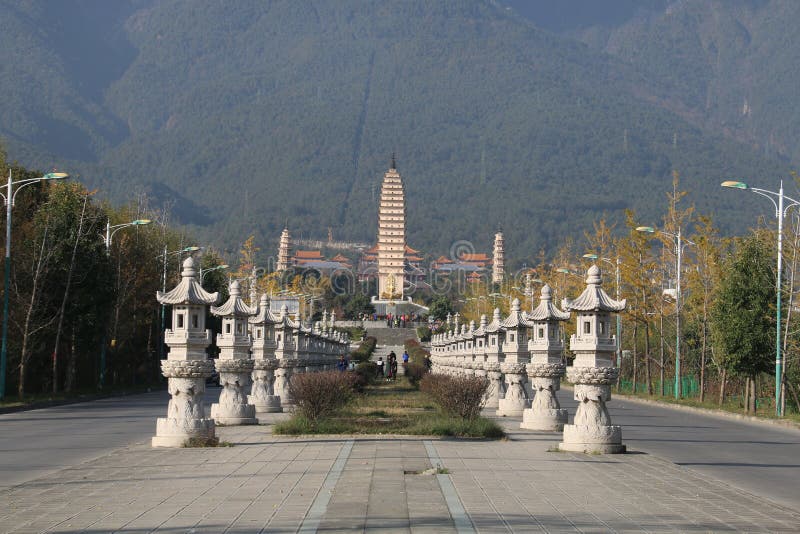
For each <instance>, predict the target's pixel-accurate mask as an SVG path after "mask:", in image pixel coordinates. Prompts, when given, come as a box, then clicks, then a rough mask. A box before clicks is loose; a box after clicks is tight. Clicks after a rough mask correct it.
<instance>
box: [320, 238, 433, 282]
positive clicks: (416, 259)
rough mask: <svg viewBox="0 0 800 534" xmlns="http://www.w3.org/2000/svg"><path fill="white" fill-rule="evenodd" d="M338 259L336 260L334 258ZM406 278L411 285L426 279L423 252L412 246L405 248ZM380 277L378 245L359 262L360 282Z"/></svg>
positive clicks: (364, 254) (365, 252)
mask: <svg viewBox="0 0 800 534" xmlns="http://www.w3.org/2000/svg"><path fill="white" fill-rule="evenodd" d="M334 259H336V258H334ZM404 260H405V268H404V269H405V270H404V275H403V276H404V277H405V279H406V280H407V281H409V282H411V283H416V282H424V281H425V278H426V274H425V269H424V263H423V262H424V261H425V260H424V258H423V257H422V252H420V251H419V250H415V249H413V248H411V247H410V246H408V245H406V246H405V254H404ZM377 276H378V245H375V246H373V247H372V248H370V249H367V250H365V251H364V252H363V254H361V258H359V260H358V280H359V281H361V282H364V281H367V280H372V279H374V278H377Z"/></svg>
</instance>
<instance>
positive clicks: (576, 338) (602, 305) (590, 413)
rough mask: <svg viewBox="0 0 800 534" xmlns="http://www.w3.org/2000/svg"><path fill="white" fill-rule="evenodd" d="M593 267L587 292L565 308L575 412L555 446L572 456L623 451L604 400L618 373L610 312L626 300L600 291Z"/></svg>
mask: <svg viewBox="0 0 800 534" xmlns="http://www.w3.org/2000/svg"><path fill="white" fill-rule="evenodd" d="M601 283H602V278H601V276H600V269H599V268H598V267H597V265H592V266H591V267H590V268H589V271H588V272H587V277H586V289H585V290H584V291H583V293H581V295H580V296H579V297H578V298H576V299H575V300H572V301H570V300H566V299H565V301H564V302H565V308H566V309H567V310H568V311H574V312H577V317H576V326H577V329H576V332H577V333H576V334H574V335H573V336H572V337H571V338H570V341H569V348H570V350H571V351H572V352H574V353H575V361H574V363H573V364H572V367H569V368H568V369H567V378H568V379H569V380H570V381H571V382H572V383H573V384H575V400H576V401H578V409H577V411H576V412H575V419H574V421H573V424H571V425H564V438H563V439H564V440H563V442H562V443H560V444H559V445H558V448H559V449H561V450H565V451H573V452H600V453H620V452H625V445H623V444H622V428H621V427H619V426H614V425H612V424H611V416H610V415H609V413H608V410H607V409H606V402H608V401H609V400H611V384H613V383H614V382H615V381H616V379H617V376H619V369H617V368H616V367H614V354H615V352H616V349H617V343H616V339H615V337H614V336H613V335H611V314H612V313H619V312H621V311H622V310H624V309H625V299H622V300H619V301H617V300H614V299H612V298H611V297H609V296H608V294H607V293H606V292H605V291H603V289H602V288H601V287H600V285H601Z"/></svg>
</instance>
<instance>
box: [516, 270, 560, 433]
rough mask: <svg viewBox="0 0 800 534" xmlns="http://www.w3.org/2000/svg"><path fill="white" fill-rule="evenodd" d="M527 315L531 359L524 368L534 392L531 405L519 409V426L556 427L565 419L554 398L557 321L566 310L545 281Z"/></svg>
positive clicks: (557, 379)
mask: <svg viewBox="0 0 800 534" xmlns="http://www.w3.org/2000/svg"><path fill="white" fill-rule="evenodd" d="M527 318H528V320H529V321H530V323H531V326H532V329H531V331H532V334H531V338H530V340H529V341H528V349H529V351H530V355H531V363H529V364H528V368H527V370H528V378H529V379H530V382H531V386H532V387H533V390H534V396H533V399H532V401H531V407H530V408H529V409H527V410H525V411H524V412H523V413H522V423H521V424H520V425H519V426H520V428H527V429H530V430H558V431H560V430H562V429H563V428H564V425H565V424H566V423H567V410H563V409H561V405H559V403H558V399H557V398H556V391H558V390H559V388H560V387H561V377H562V376H564V364H563V363H562V358H563V356H564V336H563V335H562V330H561V322H562V321H567V320H569V313H568V312H563V311H561V310H559V309H558V308H556V306H555V304H553V299H552V295H551V292H550V286H548V285H546V284H545V286H544V287H542V295H541V298H540V299H539V306H537V307H536V309H535V310H533V312H531V313H530V314H528V317H527Z"/></svg>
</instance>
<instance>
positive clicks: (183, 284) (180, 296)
mask: <svg viewBox="0 0 800 534" xmlns="http://www.w3.org/2000/svg"><path fill="white" fill-rule="evenodd" d="M196 276H197V269H195V265H194V258H192V257H191V256H189V257H188V258H186V259H185V260H183V270H182V271H181V281H180V283H178V285H177V286H175V287H174V288H173V289H172V290H170V291H167V292H166V293H162V292H161V291H157V292H156V299H157V300H158V302H159V304H205V305H210V304H216V303H217V301H218V300H219V293H209V292H208V291H206V290H205V289H203V286H201V285H200V284H199V283H198V281H197V278H196Z"/></svg>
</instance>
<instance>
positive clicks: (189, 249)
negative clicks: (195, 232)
mask: <svg viewBox="0 0 800 534" xmlns="http://www.w3.org/2000/svg"><path fill="white" fill-rule="evenodd" d="M201 248H202V247H186V248H184V249H183V250H181V252H197V251H198V250H200V249H201Z"/></svg>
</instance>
